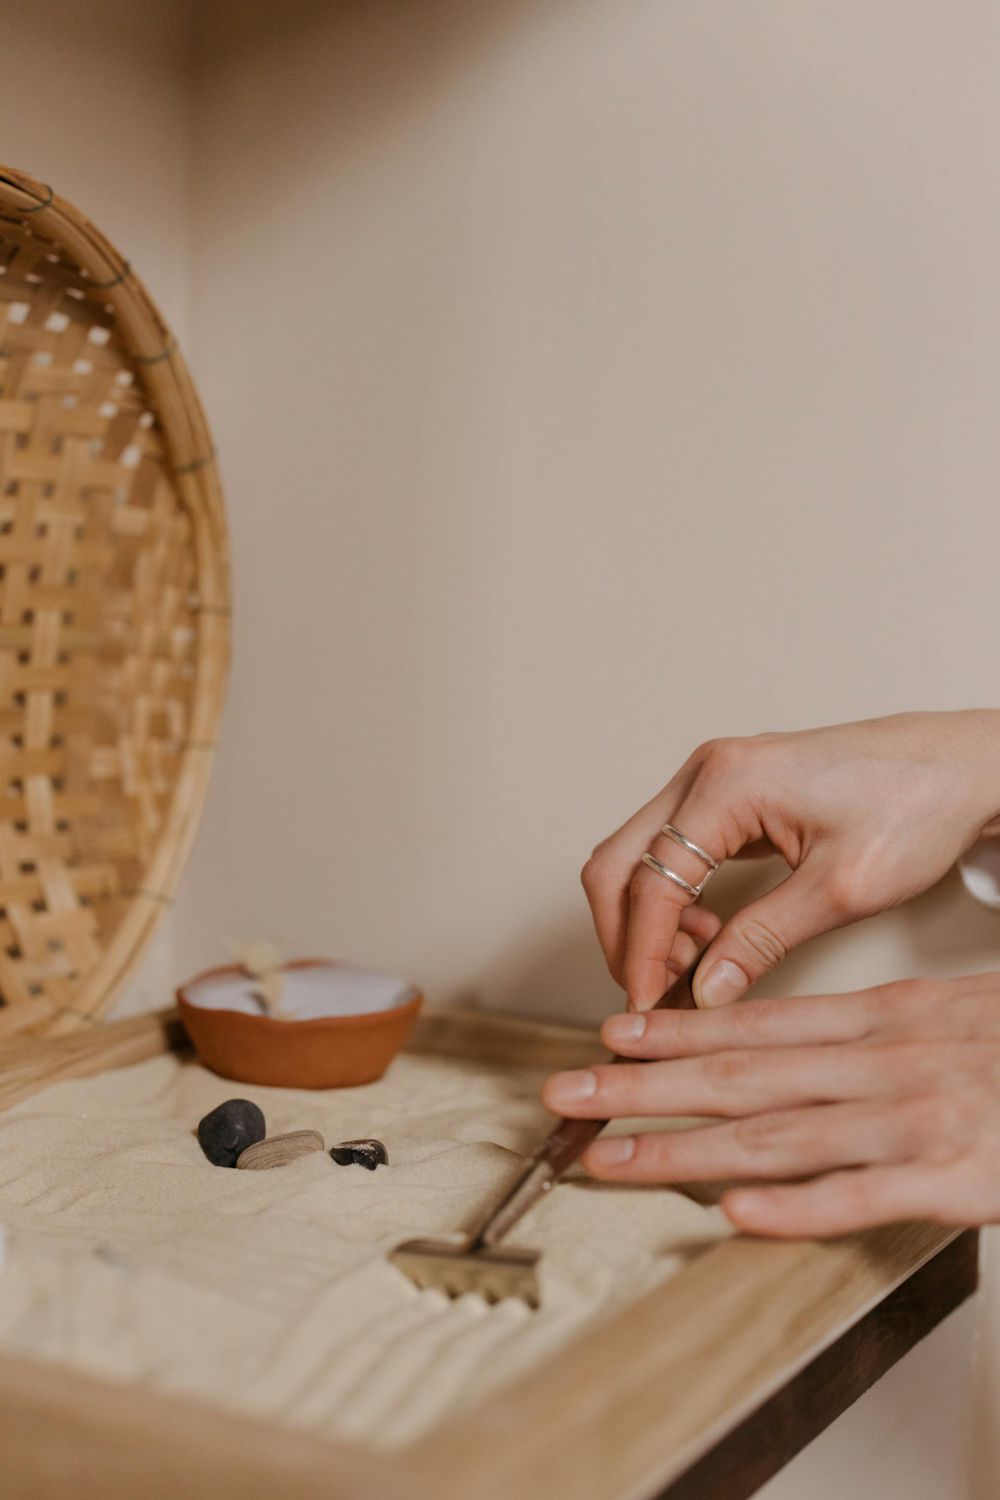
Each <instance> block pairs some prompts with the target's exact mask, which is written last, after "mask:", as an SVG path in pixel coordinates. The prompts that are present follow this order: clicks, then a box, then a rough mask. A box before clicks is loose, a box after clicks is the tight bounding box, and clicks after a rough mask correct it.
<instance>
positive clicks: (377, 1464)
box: [0, 1010, 977, 1500]
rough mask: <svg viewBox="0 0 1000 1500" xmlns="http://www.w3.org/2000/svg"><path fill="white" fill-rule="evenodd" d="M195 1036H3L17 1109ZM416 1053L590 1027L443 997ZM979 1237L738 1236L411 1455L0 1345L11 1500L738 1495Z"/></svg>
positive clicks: (0, 1099) (513, 1053) (512, 1043)
mask: <svg viewBox="0 0 1000 1500" xmlns="http://www.w3.org/2000/svg"><path fill="white" fill-rule="evenodd" d="M181 1045H183V1044H182V1040H181V1033H180V1028H179V1026H178V1023H177V1021H176V1017H175V1016H174V1014H173V1013H170V1012H165V1013H163V1014H161V1015H158V1016H148V1017H140V1018H137V1019H133V1020H128V1021H122V1022H116V1023H112V1024H110V1025H107V1026H104V1027H101V1028H98V1029H94V1030H92V1031H88V1032H82V1033H77V1034H74V1035H69V1036H64V1037H58V1038H49V1039H44V1040H40V1039H34V1038H19V1039H15V1040H13V1041H11V1042H10V1043H8V1044H7V1046H6V1047H5V1048H0V1109H5V1108H8V1107H10V1106H11V1105H12V1104H14V1103H16V1102H17V1101H18V1100H19V1099H22V1098H25V1097H27V1096H28V1095H30V1094H32V1093H35V1092H37V1091H38V1090H40V1089H42V1088H45V1087H47V1086H48V1085H49V1084H50V1083H53V1082H56V1081H58V1080H60V1079H63V1078H68V1077H75V1076H81V1075H84V1074H94V1073H99V1072H103V1071H106V1070H107V1069H109V1068H115V1067H123V1066H127V1065H129V1064H131V1063H134V1062H138V1061H141V1060H143V1059H145V1058H148V1057H152V1056H155V1055H157V1054H159V1053H162V1052H164V1051H167V1050H170V1049H173V1048H176V1047H179V1046H181ZM411 1049H413V1050H416V1051H423V1052H436V1053H443V1054H448V1055H452V1056H462V1057H466V1058H470V1059H475V1058H484V1059H486V1058H488V1059H489V1061H490V1063H491V1064H492V1065H496V1064H497V1063H498V1062H501V1063H506V1064H509V1065H511V1066H532V1067H544V1068H548V1067H559V1066H576V1065H579V1064H581V1063H584V1062H586V1061H588V1060H591V1059H593V1058H594V1057H595V1056H597V1055H599V1053H600V1049H599V1044H598V1043H597V1039H596V1036H595V1034H594V1033H593V1032H592V1031H590V1030H585V1029H580V1028H573V1027H563V1026H559V1025H553V1024H550V1023H545V1022H534V1021H530V1020H524V1019H519V1018H513V1017H509V1016H501V1015H499V1014H496V1013H489V1012H481V1011H459V1010H456V1011H439V1012H437V1013H434V1012H432V1013H430V1014H429V1015H428V1016H427V1017H426V1018H425V1019H423V1020H422V1021H421V1022H420V1024H419V1025H418V1028H417V1031H416V1033H415V1036H414V1038H413V1040H412V1042H411ZM976 1250H977V1245H976V1236H975V1235H974V1234H973V1233H965V1234H963V1235H961V1236H957V1235H956V1234H955V1233H954V1231H950V1230H947V1229H943V1228H940V1227H938V1226H934V1225H927V1224H911V1225H896V1226H892V1227H890V1228H887V1229H882V1230H878V1231H875V1232H872V1233H868V1234H864V1235H857V1236H851V1237H849V1238H845V1239H842V1240H838V1241H831V1242H825V1243H813V1242H795V1243H777V1242H766V1241H762V1240H750V1239H733V1240H728V1241H724V1242H722V1243H719V1244H716V1245H713V1246H711V1247H710V1248H708V1249H704V1250H701V1251H699V1252H695V1253H693V1254H692V1256H691V1259H690V1262H689V1263H688V1265H686V1266H685V1268H684V1269H682V1270H681V1271H680V1272H679V1273H678V1274H677V1275H676V1276H675V1277H674V1278H673V1279H672V1280H671V1281H669V1282H667V1283H666V1284H665V1285H664V1286H662V1287H659V1288H657V1289H656V1290H654V1291H653V1292H650V1293H648V1294H647V1295H645V1296H644V1297H642V1298H641V1299H640V1300H638V1301H637V1302H636V1303H634V1304H633V1305H632V1306H630V1307H628V1308H626V1309H625V1310H624V1311H623V1312H621V1313H619V1314H618V1315H617V1316H615V1317H613V1318H611V1319H609V1320H607V1321H605V1322H603V1323H601V1324H599V1325H598V1326H596V1327H594V1328H592V1329H590V1330H589V1331H587V1332H585V1333H583V1334H582V1335H581V1336H580V1337H578V1338H577V1339H576V1340H574V1341H573V1342H572V1343H571V1344H570V1345H569V1346H567V1347H566V1348H564V1349H562V1350H560V1351H559V1352H557V1353H556V1354H555V1355H554V1356H553V1357H552V1358H551V1359H549V1360H548V1361H546V1362H545V1363H544V1364H543V1365H542V1366H541V1367H539V1368H537V1369H536V1370H534V1371H532V1372H531V1373H530V1374H529V1375H528V1376H527V1377H526V1378H524V1379H522V1380H521V1381H519V1382H517V1383H516V1384H514V1385H512V1386H510V1387H507V1388H505V1389H504V1390H502V1391H500V1392H499V1393H497V1394H496V1395H495V1396H494V1397H493V1398H492V1399H491V1400H489V1401H487V1402H484V1403H483V1405H482V1406H480V1407H479V1408H476V1409H475V1410H473V1411H472V1412H470V1413H466V1414H465V1415H464V1416H462V1417H461V1418H460V1419H455V1420H453V1421H452V1420H448V1421H445V1422H444V1423H442V1424H440V1425H439V1426H438V1427H436V1428H435V1429H434V1430H433V1431H432V1432H430V1433H428V1434H427V1435H426V1436H425V1437H423V1438H422V1439H420V1440H419V1441H418V1442H416V1443H414V1444H412V1445H411V1446H409V1447H407V1448H406V1449H403V1450H400V1451H398V1452H394V1453H390V1454H384V1455H383V1454H376V1453H373V1452H372V1451H370V1450H366V1449H362V1448H359V1447H355V1446H352V1445H347V1444H343V1443H333V1442H329V1441H326V1440H324V1439H322V1438H319V1437H316V1436H313V1435H310V1434H303V1433H301V1432H298V1431H295V1430H292V1429H289V1428H287V1427H281V1426H278V1425H276V1424H270V1423H258V1422H253V1421H250V1420H248V1419H246V1418H243V1417H237V1416H233V1415H230V1414H229V1413H226V1412H222V1411H219V1410H217V1409H209V1408H208V1407H207V1406H203V1405H201V1404H199V1403H197V1402H194V1401H187V1400H179V1399H175V1398H168V1397H162V1396H157V1395H154V1394H152V1393H150V1392H147V1391H143V1390H140V1389H136V1388H129V1387H125V1388H122V1387H117V1386H112V1385H109V1384H105V1383H103V1382H101V1381H98V1380H96V1379H93V1378H91V1377H89V1376H83V1375H78V1374H76V1373H73V1372H71V1371H69V1370H67V1369H63V1368H59V1367H50V1366H45V1365H42V1364H40V1363H37V1362H34V1361H30V1360H25V1359H22V1358H11V1357H9V1356H8V1357H0V1453H2V1454H3V1480H4V1483H3V1490H4V1495H5V1500H29V1497H30V1500H68V1497H69V1496H72V1497H73V1500H136V1497H138V1496H140V1495H141V1496H142V1497H143V1500H176V1497H177V1496H191V1497H194V1496H196V1495H197V1496H201V1495H212V1496H213V1500H229V1497H232V1500H273V1496H274V1495H275V1494H280V1495H281V1496H282V1500H320V1497H322V1500H404V1497H405V1500H460V1497H461V1500H468V1497H475V1500H510V1497H511V1496H512V1495H517V1496H518V1497H519V1500H569V1497H571V1496H572V1497H573V1500H640V1497H643V1500H647V1497H653V1496H662V1497H663V1500H700V1497H704V1500H740V1497H743V1496H747V1495H750V1494H752V1493H753V1491H754V1490H755V1489H756V1488H757V1487H758V1486H759V1485H760V1484H761V1483H762V1482H763V1481H764V1480H765V1479H767V1478H768V1477H770V1475H771V1474H773V1473H774V1472H776V1470H777V1469H778V1468H780V1467H781V1465H782V1464H783V1463H784V1462H786V1461H787V1459H788V1458H789V1457H791V1456H792V1454H793V1453H794V1452H796V1451H798V1448H800V1447H801V1446H803V1445H804V1443H805V1442H808V1441H809V1440H810V1438H811V1437H813V1436H815V1435H816V1433H817V1432H818V1431H819V1430H821V1429H822V1427H823V1426H825V1425H827V1423H828V1422H829V1421H831V1420H832V1419H833V1417H834V1416H836V1415H837V1414H838V1412H839V1411H841V1410H843V1409H844V1407H845V1406H846V1405H848V1404H849V1403H850V1401H852V1400H854V1399H855V1397H856V1396H857V1395H858V1394H860V1392H861V1391H862V1390H863V1389H865V1388H866V1386H867V1385H869V1384H871V1382H872V1380H874V1379H877V1378H878V1376H879V1375H880V1374H881V1373H882V1372H883V1370H884V1369H885V1368H888V1365H889V1364H891V1363H892V1362H893V1361H894V1360H895V1359H897V1358H899V1357H900V1355H901V1354H902V1353H904V1352H905V1351H906V1349H907V1348H909V1347H910V1346H911V1345H912V1344H913V1343H915V1342H916V1341H917V1339H918V1338H920V1337H922V1336H923V1334H924V1333H926V1332H927V1331H928V1330H929V1329H930V1328H931V1327H933V1326H934V1324H935V1323H936V1322H938V1321H939V1320H940V1318H941V1317H943V1316H944V1315H945V1314H946V1313H947V1312H948V1311H950V1310H951V1308H952V1307H954V1306H956V1305H957V1304H958V1303H959V1302H960V1301H961V1300H962V1299H963V1298H964V1297H966V1296H967V1295H969V1294H970V1292H971V1291H972V1290H974V1288H975V1284H976V1266H977V1254H976Z"/></svg>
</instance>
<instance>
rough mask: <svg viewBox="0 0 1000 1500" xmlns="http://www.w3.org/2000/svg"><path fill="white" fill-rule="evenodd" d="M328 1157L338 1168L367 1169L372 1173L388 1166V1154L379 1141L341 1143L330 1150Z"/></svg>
mask: <svg viewBox="0 0 1000 1500" xmlns="http://www.w3.org/2000/svg"><path fill="white" fill-rule="evenodd" d="M330 1155H331V1156H332V1157H333V1159H334V1161H335V1162H336V1163H337V1166H338V1167H350V1166H359V1167H367V1168H368V1170H369V1172H374V1170H375V1168H376V1167H387V1166H388V1165H389V1153H388V1151H387V1150H386V1149H385V1147H384V1146H383V1144H382V1142H381V1141H341V1143H340V1145H339V1146H332V1147H331V1148H330Z"/></svg>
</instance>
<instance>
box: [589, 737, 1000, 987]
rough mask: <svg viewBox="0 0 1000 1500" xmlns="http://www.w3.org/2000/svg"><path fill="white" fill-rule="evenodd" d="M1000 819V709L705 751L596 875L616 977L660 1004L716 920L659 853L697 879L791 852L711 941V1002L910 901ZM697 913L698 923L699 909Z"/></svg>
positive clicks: (597, 909)
mask: <svg viewBox="0 0 1000 1500" xmlns="http://www.w3.org/2000/svg"><path fill="white" fill-rule="evenodd" d="M998 811H1000V711H997V710H992V709H983V710H969V711H965V712H959V713H938V714H931V713H927V714H899V715H895V716H893V717H892V718H886V719H874V720H869V721H867V722H864V723H858V724H841V725H836V726H834V727H832V728H828V729H815V730H804V731H801V732H798V733H793V734H764V735H757V736H755V737H754V738H752V739H726V740H713V741H710V742H709V743H708V744H706V745H702V746H701V747H700V748H699V749H698V750H696V751H695V752H694V754H693V755H692V756H691V757H690V759H689V760H688V761H686V762H685V764H684V765H683V766H682V767H681V768H680V770H679V771H678V772H677V773H676V775H675V776H674V777H673V778H672V780H671V781H669V782H668V783H667V785H666V786H665V787H664V789H663V791H662V792H660V793H659V794H658V795H657V796H656V797H654V798H653V799H652V801H651V802H648V803H647V804H646V805H645V807H642V808H640V810H639V811H638V812H637V813H636V814H635V815H634V816H633V817H632V818H630V819H629V821H628V822H627V823H626V824H624V826H623V827H622V828H620V829H619V830H618V831H617V832H616V833H614V834H612V835H611V837H610V838H608V839H606V840H605V841H604V842H603V843H602V844H599V845H598V847H597V848H596V849H595V850H594V853H593V855H592V856H591V858H590V859H589V860H588V861H587V864H586V866H585V867H584V870H583V877H582V878H583V884H584V889H585V890H586V893H587V899H588V900H589V902H590V907H591V911H592V913H593V917H594V923H595V926H596V928H597V935H598V938H599V940H600V943H601V946H602V948H603V950H604V954H605V957H606V959H607V962H608V967H609V969H610V970H611V973H612V974H613V975H614V977H615V979H617V980H618V982H619V983H620V984H622V985H623V986H624V987H625V989H626V991H627V993H628V998H629V1004H630V1006H631V1007H632V1008H633V1009H635V1010H648V1009H649V1008H650V1007H651V1006H653V1005H655V1003H656V1001H657V1000H658V999H659V998H660V996H661V995H662V994H663V993H664V991H665V990H666V989H667V988H668V987H669V985H670V983H671V982H672V980H673V978H674V975H675V973H676V971H677V970H678V968H680V967H685V966H686V963H687V962H689V961H690V948H691V945H692V936H691V934H692V933H694V934H695V935H698V934H699V928H700V929H701V932H702V933H703V934H704V936H703V938H702V940H703V941H704V939H705V938H707V937H708V936H709V935H710V933H709V929H708V927H707V926H706V925H705V923H704V921H702V920H699V919H700V918H702V916H704V917H705V918H708V916H709V914H708V913H704V914H701V913H700V912H699V913H698V918H695V913H694V911H693V910H691V907H690V897H689V896H686V895H685V894H684V892H683V891H682V890H680V889H679V888H678V887H676V886H675V885H673V884H672V882H670V881H668V880H666V879H665V878H664V877H663V876H661V875H659V874H658V873H657V872H656V871H655V870H653V869H650V868H649V867H648V866H646V865H645V864H642V863H641V859H642V855H643V853H645V852H646V851H647V850H648V851H650V852H651V853H652V854H653V855H654V856H655V857H656V858H657V859H658V860H659V861H660V862H661V863H662V864H665V865H667V866H668V867H669V868H670V869H672V870H674V871H676V873H677V874H678V875H680V876H681V877H683V878H684V879H685V880H687V881H689V882H691V883H692V884H697V882H698V881H700V880H701V878H702V876H703V875H704V874H705V865H704V863H702V862H701V861H700V860H699V859H698V858H697V856H695V855H693V854H691V853H690V852H689V851H688V850H686V849H684V848H682V847H681V846H680V845H678V844H676V843H674V842H673V841H672V840H671V839H669V838H667V836H666V835H665V834H663V833H662V832H661V829H662V826H663V824H664V823H668V822H669V823H671V824H673V825H674V826H675V827H677V828H678V829H679V830H680V831H681V832H682V833H683V834H685V835H686V837H687V838H688V839H690V840H692V841H693V842H694V843H696V844H698V845H700V847H701V848H702V849H704V850H706V851H707V852H708V853H709V854H711V855H712V856H713V857H714V858H715V859H717V860H719V861H721V860H724V859H731V858H733V857H734V856H735V855H737V854H741V853H742V854H758V853H777V854H780V855H781V856H782V857H783V858H784V859H785V861H786V863H787V864H788V865H789V867H790V870H791V874H790V875H789V876H788V878H787V879H786V880H784V881H782V882H781V884H779V885H777V886H776V887H775V888H774V889H773V890H771V891H769V892H767V894H766V895H764V896H762V897H761V898H760V899H759V900H757V901H754V902H751V903H750V904H749V905H748V906H746V907H744V908H743V910H742V911H740V912H738V913H737V914H736V916H734V917H733V918H732V919H731V920H730V921H729V922H727V923H726V924H725V925H724V926H723V927H722V928H721V930H719V931H718V933H717V935H715V936H714V938H712V940H711V941H710V942H709V944H708V947H707V949H706V951H705V954H704V956H703V958H702V960H701V963H700V964H699V967H698V973H697V975H696V978H695V986H694V988H695V998H696V1000H697V1002H698V1004H699V1005H701V1006H710V1005H724V1004H728V1003H729V1002H730V1001H733V1000H736V999H738V998H739V997H740V995H742V994H743V993H744V991H745V990H746V989H748V988H749V986H750V985H751V984H753V983H754V982H755V981H756V980H758V979H760V978H761V976H762V975H763V974H765V973H766V972H767V971H768V970H769V969H771V968H773V967H774V966H775V964H777V963H779V962H780V960H781V959H782V958H784V956H785V954H786V953H788V952H789V950H790V949H792V948H795V947H797V946H798V945H799V944H800V943H803V942H805V941H806V939H807V938H810V937H814V936H816V935H817V934H818V933H821V932H827V931H829V930H830V929H831V928H834V927H841V926H845V925H847V924H848V923H850V922H855V921H858V920H860V919H861V918H862V917H867V916H871V915H873V914H874V913H875V912H878V911H884V910H886V909H887V908H888V907H891V906H897V905H899V904H901V903H902V902H904V901H907V900H909V899H910V897H912V896H915V895H917V894H918V893H919V892H920V891H924V890H926V889H927V888H928V887H929V886H931V885H933V884H935V882H936V881H937V880H939V879H940V878H941V876H942V875H944V873H945V872H946V870H948V868H949V867H950V866H951V865H953V864H954V863H955V861H956V859H958V858H959V856H960V855H961V854H962V853H963V852H964V851H965V850H966V849H967V848H968V847H969V845H970V844H971V843H973V841H974V840H975V838H976V837H977V835H978V834H979V833H980V832H981V831H982V830H983V828H984V826H985V825H987V824H988V823H990V821H991V820H992V819H994V818H995V817H996V816H997V814H998ZM685 913H687V914H686V915H685Z"/></svg>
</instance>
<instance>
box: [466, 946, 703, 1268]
mask: <svg viewBox="0 0 1000 1500" xmlns="http://www.w3.org/2000/svg"><path fill="white" fill-rule="evenodd" d="M697 967H698V963H697V961H696V962H695V963H693V964H692V965H691V967H690V968H689V969H686V970H685V972H684V973H683V974H682V975H681V976H680V978H679V979H677V980H676V981H675V983H674V984H672V985H671V987H670V989H669V990H667V992H666V994H665V995H661V997H660V999H659V1000H657V1002H656V1004H655V1005H654V1007H653V1009H654V1010H693V1009H694V994H693V992H692V989H691V981H692V980H693V979H694V971H695V969H696V968H697ZM611 1061H612V1062H623V1061H624V1059H623V1058H621V1057H618V1056H615V1057H612V1058H611ZM607 1123H608V1122H607V1120H566V1119H563V1120H560V1121H559V1123H558V1124H557V1125H556V1127H555V1129H554V1130H552V1131H551V1132H550V1134H549V1135H547V1136H546V1137H545V1140H544V1141H543V1142H542V1144H541V1145H540V1146H539V1147H538V1150H537V1151H535V1152H533V1153H532V1156H531V1158H530V1160H529V1162H528V1164H527V1166H526V1167H525V1169H524V1171H523V1172H522V1173H521V1175H520V1176H519V1177H518V1179H517V1181H516V1182H515V1183H514V1185H513V1187H512V1188H511V1189H510V1191H509V1192H507V1193H506V1194H505V1195H504V1197H503V1198H502V1199H501V1201H500V1202H499V1203H498V1204H496V1205H495V1207H494V1208H492V1209H491V1210H490V1212H489V1214H488V1215H487V1217H486V1218H485V1220H484V1221H482V1222H481V1224H480V1226H479V1228H478V1229H477V1230H476V1231H475V1233H474V1234H473V1236H472V1239H471V1241H470V1243H469V1248H470V1249H471V1250H479V1249H482V1248H483V1247H484V1246H493V1245H496V1244H497V1243H498V1242H499V1241H500V1240H502V1239H503V1238H504V1236H505V1235H506V1234H507V1233H508V1231H509V1230H511V1229H513V1227H514V1225H515V1224H516V1223H517V1222H518V1220H519V1219H522V1218H523V1217H524V1215H525V1214H526V1213H527V1212H528V1210H529V1208H532V1207H533V1206H534V1205H535V1204H536V1203H537V1202H538V1200H539V1198H541V1197H542V1196H543V1195H544V1194H545V1193H547V1192H548V1191H549V1189H550V1188H551V1187H553V1186H554V1184H555V1183H556V1182H558V1180H559V1178H560V1177H561V1176H562V1175H563V1173H564V1172H566V1171H567V1170H568V1169H569V1168H570V1167H571V1166H572V1165H573V1163H574V1162H575V1161H577V1160H578V1159H579V1158H580V1157H581V1156H582V1155H583V1153H584V1151H586V1149H587V1147H588V1146H589V1145H590V1143H591V1141H592V1140H594V1139H595V1138H596V1137H597V1136H599V1135H600V1133H601V1131H602V1130H603V1129H604V1127H605V1125H606V1124H607Z"/></svg>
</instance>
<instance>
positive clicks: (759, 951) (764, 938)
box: [738, 918, 788, 969]
mask: <svg viewBox="0 0 1000 1500" xmlns="http://www.w3.org/2000/svg"><path fill="white" fill-rule="evenodd" d="M738 936H739V940H740V942H741V943H742V944H743V946H744V947H745V948H746V949H747V951H748V952H749V953H751V954H752V955H753V956H754V958H756V959H757V960H758V961H759V962H760V963H762V964H763V965H764V967H765V968H766V969H773V968H775V967H776V966H777V965H778V964H780V963H781V961H782V959H783V958H784V957H785V955H786V953H787V952H788V945H787V944H786V943H785V942H783V940H782V939H781V938H780V937H779V936H778V934H777V933H776V932H775V931H774V930H773V929H772V928H770V927H766V926H765V925H764V923H763V922H758V921H756V920H755V919H753V918H751V919H750V920H748V921H745V922H741V923H740V925H739V928H738Z"/></svg>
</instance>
